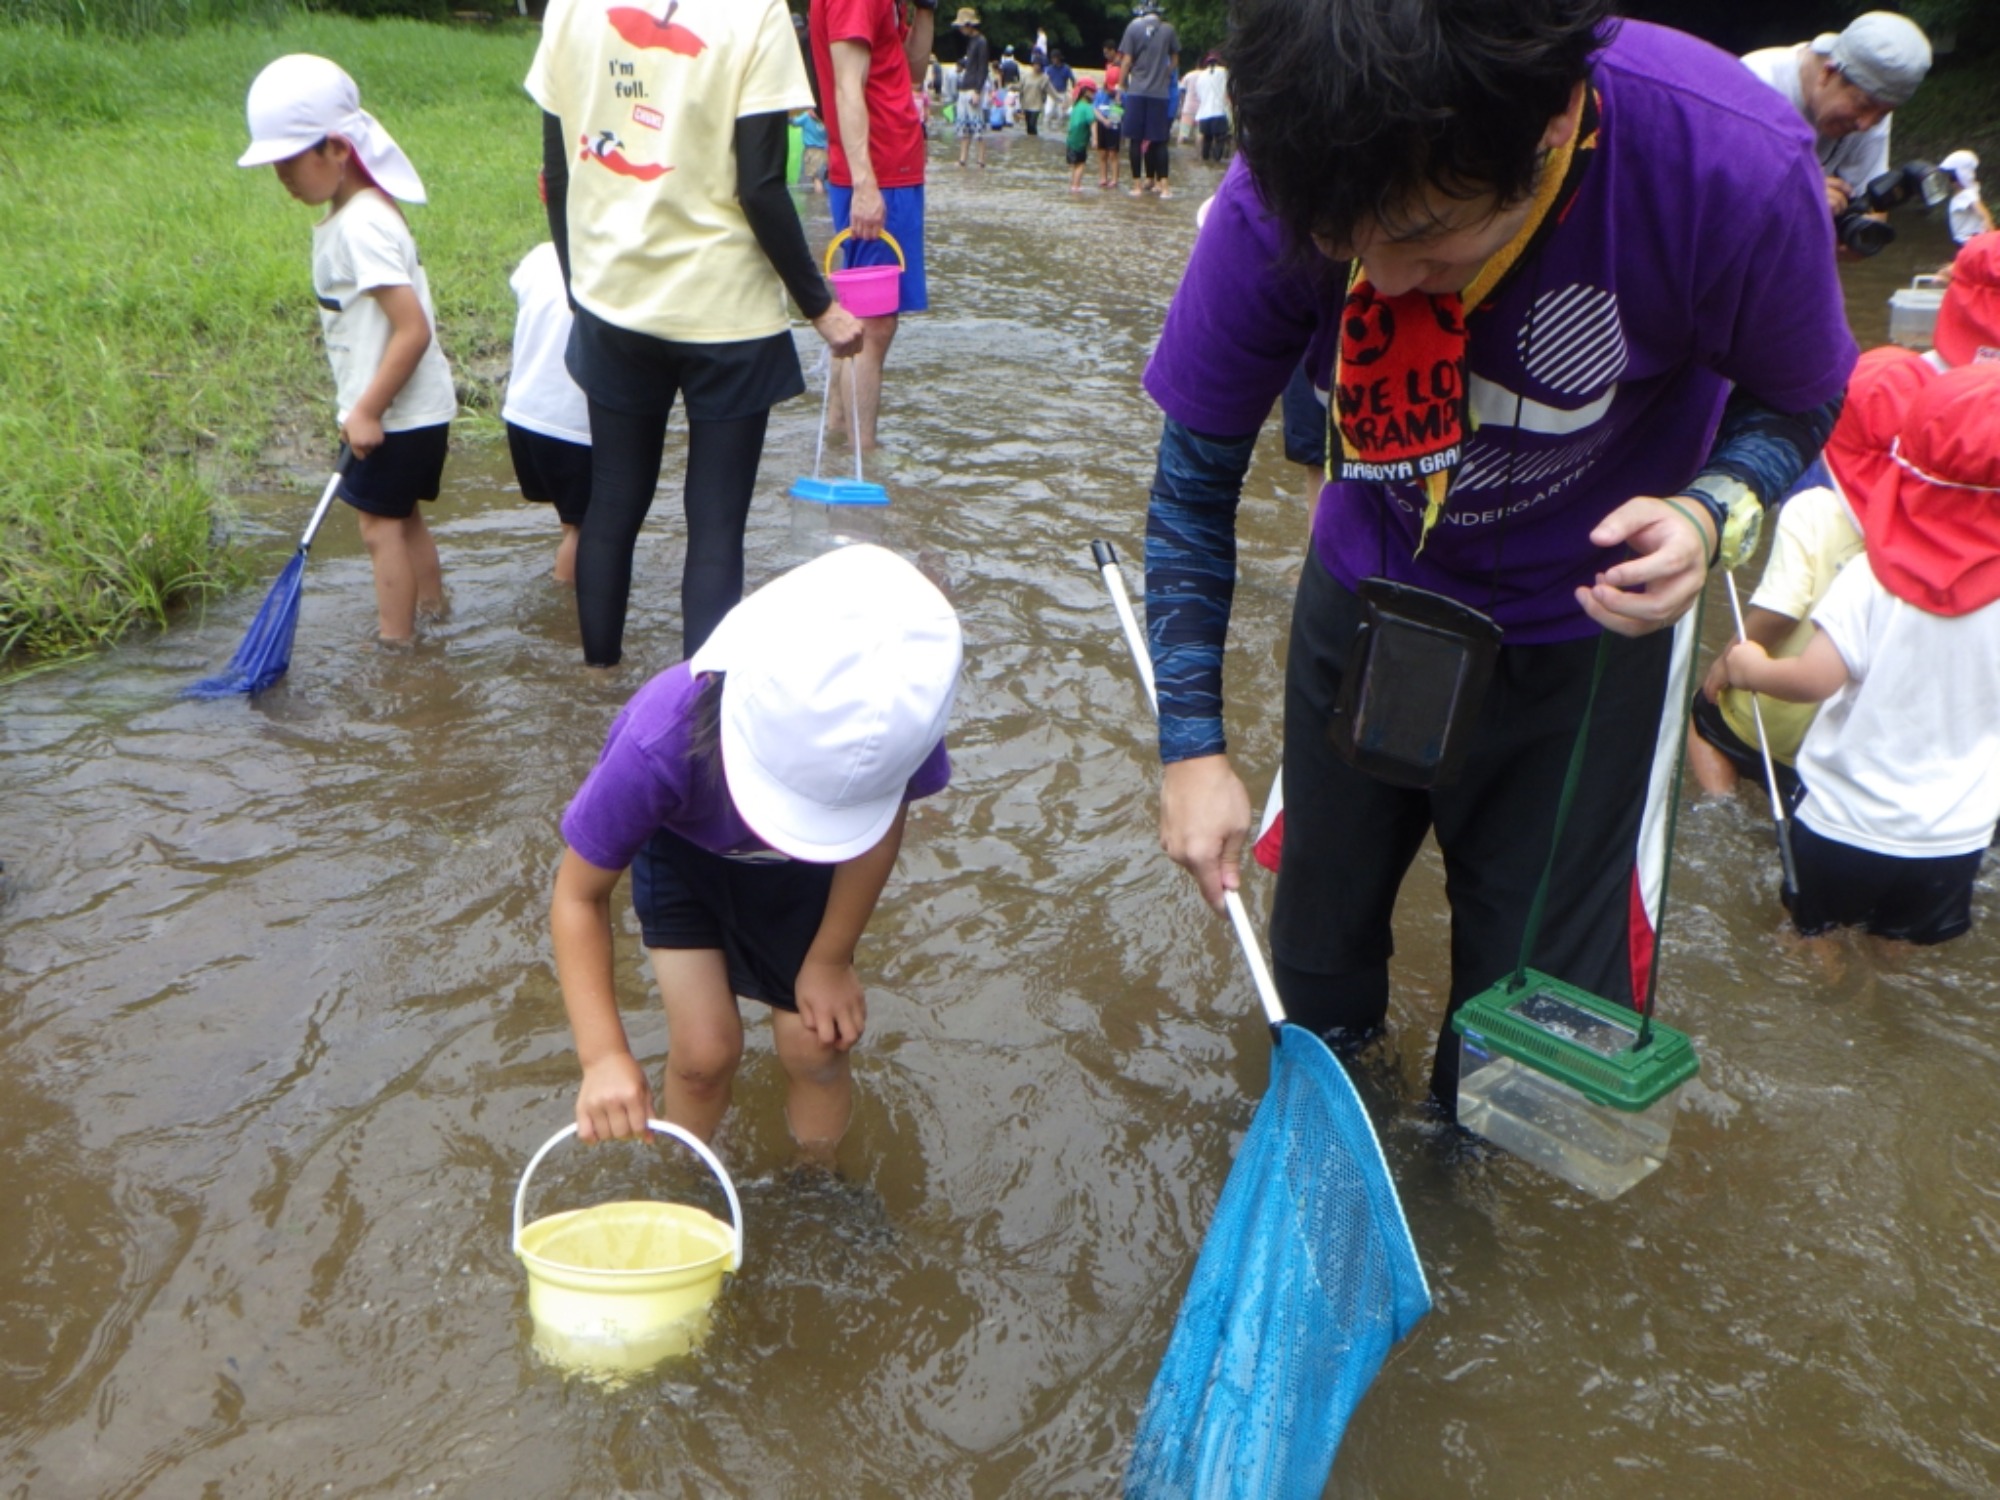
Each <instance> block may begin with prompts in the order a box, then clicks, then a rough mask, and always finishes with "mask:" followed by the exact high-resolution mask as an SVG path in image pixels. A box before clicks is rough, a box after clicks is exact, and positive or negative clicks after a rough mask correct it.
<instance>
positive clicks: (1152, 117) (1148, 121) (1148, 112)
mask: <svg viewBox="0 0 2000 1500" xmlns="http://www.w3.org/2000/svg"><path fill="white" fill-rule="evenodd" d="M1173 128H1174V122H1173V117H1172V116H1171V115H1169V114H1168V113H1167V101H1166V100H1164V99H1147V98H1143V97H1141V96H1139V95H1136V94H1127V95H1126V96H1125V120H1124V123H1123V124H1122V125H1121V126H1120V127H1119V133H1120V134H1122V135H1123V136H1124V137H1125V139H1126V140H1128V141H1148V142H1151V141H1160V142H1164V141H1165V140H1166V139H1167V135H1168V132H1170V131H1171V130H1172V129H1173Z"/></svg>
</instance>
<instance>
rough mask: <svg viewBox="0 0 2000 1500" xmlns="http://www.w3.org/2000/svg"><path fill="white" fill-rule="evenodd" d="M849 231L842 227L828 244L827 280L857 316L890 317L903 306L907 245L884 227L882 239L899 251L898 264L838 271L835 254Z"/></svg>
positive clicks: (850, 310) (841, 303) (835, 292)
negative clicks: (904, 255) (904, 249)
mask: <svg viewBox="0 0 2000 1500" xmlns="http://www.w3.org/2000/svg"><path fill="white" fill-rule="evenodd" d="M849 234H850V232H849V231H848V230H845V229H843V230H841V231H840V233H839V234H836V235H835V236H834V237H833V239H832V241H831V243H829V244H828V245H827V247H826V280H827V284H828V285H829V286H831V287H832V288H833V295H834V296H835V297H836V298H837V299H838V300H839V302H840V305H841V306H842V307H844V308H846V309H847V310H848V311H849V312H851V313H853V314H854V316H855V317H857V318H886V317H888V316H890V315H891V314H893V313H894V312H896V310H897V309H898V308H900V307H901V306H902V301H903V266H904V260H903V247H902V246H901V245H899V244H897V243H896V238H895V236H894V235H892V234H889V233H888V232H887V231H884V232H883V235H882V243H883V244H885V245H887V246H888V247H889V248H890V249H891V250H893V251H895V252H896V264H895V265H893V266H850V267H848V269H846V270H845V271H836V270H834V269H833V257H834V255H835V254H836V253H837V252H838V251H839V249H840V245H841V242H842V241H843V240H846V239H847V238H849Z"/></svg>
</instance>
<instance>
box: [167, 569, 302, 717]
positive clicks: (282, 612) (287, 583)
mask: <svg viewBox="0 0 2000 1500" xmlns="http://www.w3.org/2000/svg"><path fill="white" fill-rule="evenodd" d="M305 573H306V549H305V548H304V547H300V548H299V550H298V551H296V552H294V553H293V554H292V560H291V561H290V562H288V563H286V564H285V567H284V571H283V572H281V573H279V574H278V579H277V582H275V583H273V584H272V585H271V592H270V593H268V594H266V595H265V596H264V602H263V604H262V605H261V606H260V607H259V608H258V610H257V618H256V619H254V620H252V621H251V622H250V629H249V631H248V632H247V633H246V634H245V635H244V637H243V644H242V645H240V646H238V647H237V648H236V654H235V655H234V656H232V657H230V658H229V665H228V666H227V667H225V668H223V670H222V671H220V672H218V673H217V674H216V675H215V676H213V677H204V678H202V679H201V681H199V682H195V683H190V684H189V685H188V686H187V687H185V688H182V689H181V696H182V697H183V698H228V697H231V696H233V695H235V694H238V693H261V692H263V691H264V689H265V688H267V687H269V686H271V684H272V683H274V682H276V681H277V680H278V679H279V678H280V677H283V676H284V675H285V671H286V669H287V668H288V667H290V666H291V664H292V637H293V636H294V635H296V634H297V632H298V628H299V601H300V596H301V594H302V593H303V592H304V590H305Z"/></svg>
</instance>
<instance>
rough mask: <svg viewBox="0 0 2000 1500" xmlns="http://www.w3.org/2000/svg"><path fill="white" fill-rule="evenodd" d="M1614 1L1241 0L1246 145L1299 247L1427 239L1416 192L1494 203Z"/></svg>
mask: <svg viewBox="0 0 2000 1500" xmlns="http://www.w3.org/2000/svg"><path fill="white" fill-rule="evenodd" d="M1610 9H1611V5H1610V0H1239V4H1238V6H1237V12H1236V24H1235V26H1234V28H1233V29H1232V31H1231V34H1230V38H1229V42H1228V44H1227V46H1226V48H1225V56H1224V60H1225V61H1226V63H1227V64H1228V67H1229V94H1230V99H1231V101H1232V102H1233V103H1234V104H1235V106H1236V121H1237V139H1238V143H1239V149H1240V150H1241V151H1242V152H1243V155H1244V158H1245V160H1246V161H1247V162H1248V164H1249V167H1250V171H1251V174H1252V175H1253V176H1254V177H1255V178H1256V181H1257V188H1258V191H1259V193H1260V194H1261V196H1262V197H1263V199H1264V202H1265V203H1266V204H1267V205H1268V206H1269V207H1270V209H1271V211H1272V212H1273V213H1274V214H1275V215H1276V216H1277V218H1278V220H1279V222H1280V223H1282V224H1283V225H1284V226H1285V228H1286V229H1287V231H1288V232H1289V233H1290V234H1291V236H1292V237H1293V239H1294V241H1295V246H1294V248H1299V249H1302V248H1304V247H1305V246H1306V245H1307V244H1308V243H1309V242H1310V241H1311V239H1312V238H1313V237H1314V236H1322V237H1324V238H1326V239H1328V240H1331V241H1333V242H1334V243H1335V244H1336V245H1345V244H1347V243H1349V242H1350V241H1351V240H1352V238H1353V236H1354V233H1355V231H1356V230H1357V229H1358V228H1360V227H1361V226H1362V225H1363V224H1379V225H1381V226H1383V228H1384V229H1385V230H1386V231H1387V232H1389V233H1391V234H1404V233H1410V232H1421V230H1422V228H1423V225H1422V222H1421V221H1420V220H1412V219H1411V217H1410V212H1411V206H1412V205H1413V204H1415V203H1417V202H1418V201H1419V198H1420V194H1421V193H1422V192H1423V190H1424V189H1425V188H1427V187H1428V188H1435V189H1437V190H1438V191H1439V192H1441V193H1442V194H1444V195H1445V196H1446V197H1449V198H1454V199H1459V200H1470V199H1473V198H1478V197H1482V196H1484V195H1486V194H1493V195H1496V196H1497V198H1498V200H1499V203H1500V205H1501V206H1503V207H1504V206H1506V205H1509V204H1513V203H1517V202H1519V201H1520V200H1522V199H1524V198H1526V197H1528V196H1529V195H1531V194H1532V193H1533V192H1534V190H1535V182H1536V176H1537V173H1538V171H1539V168H1540V162H1541V154H1542V153H1541V140H1542V136H1543V134H1544V133H1545V132H1546V131H1547V129H1548V126H1549V122H1550V121H1551V120H1553V119H1555V118H1556V117H1557V116H1558V115H1560V114H1562V112H1563V111H1564V110H1565V109H1566V108H1567V107H1568V105H1569V100H1570V94H1571V92H1572V91H1573V90H1574V88H1575V86H1576V84H1577V83H1578V82H1579V81H1580V80H1582V79H1584V78H1586V77H1587V76H1588V75H1589V72H1590V59H1591V57H1592V55H1593V54H1594V53H1595V52H1597V51H1598V50H1599V49H1600V48H1601V47H1603V46H1604V45H1606V44H1607V43H1608V42H1609V41H1610V39H1611V35H1612V31H1611V24H1612V23H1610V22H1609V21H1608V17H1609V15H1610Z"/></svg>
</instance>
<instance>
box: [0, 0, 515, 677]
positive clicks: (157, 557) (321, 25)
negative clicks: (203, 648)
mask: <svg viewBox="0 0 2000 1500" xmlns="http://www.w3.org/2000/svg"><path fill="white" fill-rule="evenodd" d="M533 48H534V41H533V37H532V34H530V33H528V32H526V31H505V30H500V31H488V30H484V29H478V30H474V29H461V28H447V27H436V26H425V25H418V24H414V23H408V22H375V23H367V22H358V21H352V20H345V19H339V18H333V17H303V18H298V19H291V20H285V21H282V22H280V23H279V24H277V25H274V26H247V25H246V26H229V27H220V28H204V29H196V30H192V31H189V32H187V33H185V34H181V35H176V36H169V37H163V38H156V39H153V40H149V41H144V42H128V41H120V40H116V39H111V38H106V37H104V36H101V35H93V36H89V37H71V36H65V35H63V34H62V33H60V32H58V31H55V30H52V29H48V28H43V27H36V26H0V216H4V221H5V223H6V225H7V231H6V233H5V235H4V236H0V452H4V453H5V454H6V462H5V464H4V465H0V659H4V658H9V657H11V658H13V659H15V660H19V659H20V658H22V657H24V656H48V655H59V654H63V653H66V652H71V651H76V650H80V649H86V648H88V647H90V646H93V645H97V644H101V643H103V642H105V641H108V640H110V639H112V638H114V637H115V636H116V635H118V634H119V633H120V632H121V631H123V630H125V629H127V628H129V627H131V626H132V625H134V624H137V623H142V622H156V623H157V622H163V621H164V620H166V619H167V618H168V617H169V616H170V615H171V613H172V612H173V611H174V609H175V608H177V607H179V606H180V605H182V604H184V603H185V602H186V601H188V600H189V599H192V598H197V597H199V596H201V595H202V594H204V593H206V592H209V591H212V590H214V589H216V588H219V587H222V586H225V585H226V584H228V583H229V582H231V581H233V580H234V579H235V578H236V577H238V576H240V574H241V571H242V569H241V567H240V565H239V566H235V567H232V563H231V554H230V553H229V552H228V551H227V549H222V550H218V549H217V548H216V547H215V546H214V537H215V532H216V529H217V525H218V520H219V519H224V518H226V510H225V509H224V508H221V507H219V506H218V495H219V494H220V493H221V492H222V491H224V490H226V489H227V488H228V487H229V486H231V485H236V484H241V483H243V482H245V481H246V480H248V479H250V478H251V477H252V476H253V475H254V474H255V473H256V471H257V465H258V461H259V459H260V458H262V457H264V456H265V455H267V454H271V453H273V452H279V451H288V450H289V451H297V452H298V453H300V454H301V455H304V456H305V457H306V459H307V461H308V462H309V463H310V462H313V461H317V460H319V459H322V458H330V456H331V454H332V451H333V446H334V442H335V435H334V432H333V411H332V381H331V377H330V376H329V374H328V372H327V368H326V361H325V357H324V355H323V354H322V352H321V349H320V344H319V334H318V315H317V311H316V309H315V306H314V303H313V298H312V293H311V282H310V275H309V270H308V255H309V251H310V239H311V234H310V230H311V224H312V221H313V218H314V217H315V213H316V211H315V210H311V209H308V208H305V207H303V206H302V205H299V204H297V203H294V202H293V201H292V200H291V199H290V198H288V197H287V196H286V195H285V193H284V191H283V189H281V188H280V187H279V186H278V183H277V181H276V179H275V176H274V174H273V173H272V172H271V171H270V170H269V169H260V170H257V171H242V170H239V169H238V168H237V167H236V166H235V159H236V156H237V154H238V153H239V152H240V151H241V150H242V148H243V143H244V138H245V127H244V123H243V94H244V90H245V89H246V88H247V87H248V86H249V82H250V80H251V79H252V78H253V77H254V76H255V75H256V73H257V71H258V69H259V68H261V67H262V66H263V65H264V64H265V63H267V62H269V61H270V60H271V59H272V58H274V57H277V56H279V55H281V54H283V53H286V52H319V53H323V54H325V55H327V56H330V57H333V58H335V59H336V60H338V61H339V62H341V64H342V65H343V66H345V67H346V68H347V70H348V71H349V72H351V73H352V74H354V76H355V78H356V79H357V80H358V81H359V82H360V84H361V91H362V101H363V103H364V105H366V106H367V107H368V108H369V109H370V110H371V111H372V112H374V113H375V114H376V115H377V117H378V118H380V119H381V120H382V121H383V122H384V123H385V124H386V125H387V126H388V127H389V129H390V130H391V131H393V132H394V133H395V135H396V137H397V139H398V140H400V141H401V142H402V143H403V145H404V147H405V148H406V149H407V150H408V151H409V153H410V155H411V157H412V158H413V159H414V160H415V161H416V163H417V166H418V169H419V170H420V171H421V172H422V173H423V176H424V180H425V184H426V186H427V187H428V188H429V190H430V203H429V205H428V206H426V207H423V208H415V209H412V210H411V211H410V220H411V224H412V226H413V227H414V229H415V232H416V235H417V242H418V244H419V245H421V246H422V248H423V252H424V261H425V264H426V266H427V267H428V268H429V270H430V275H431V287H432V292H433V295H434V297H435V299H436V302H437V309H438V324H439V332H440V336H441V338H442V339H443V342H444V345H445V349H446V351H447V352H448V353H449V354H450V355H451V358H452V361H453V364H454V366H455V367H456V369H457V371H458V375H459V381H460V387H461V390H462V391H463V393H464V394H465V396H466V398H467V401H468V403H469V404H470V405H471V406H472V407H473V408H474V409H475V410H478V409H487V410H490V409H491V407H492V405H493V399H494V380H495V379H496V377H497V375H498V372H499V371H500V370H502V369H503V368H504V364H505V358H506V351H507V342H508V336H509V332H510V330H511V326H512V319H513V299H512V295H511V294H510V292H509V291H508V287H507V276H508V273H509V272H510V271H511V270H512V268H513V266H514V264H515V262H516V261H518V260H519V258H520V256H521V255H522V254H523V253H524V252H525V251H526V250H527V249H528V247H529V246H531V245H533V244H534V243H535V242H536V241H537V240H538V239H540V238H542V237H543V229H542V220H541V209H540V205H539V204H538V203H537V202H536V199H535V190H534V171H535V167H536V165H537V163H538V160H539V143H540V136H539V128H538V124H537V116H536V114H535V110H534V106H533V104H532V102H531V101H530V100H529V99H528V98H527V96H526V95H525V94H523V93H522V92H521V78H522V76H523V74H525V72H526V71H527V66H528V60H529V58H530V56H531V55H532V52H533Z"/></svg>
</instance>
